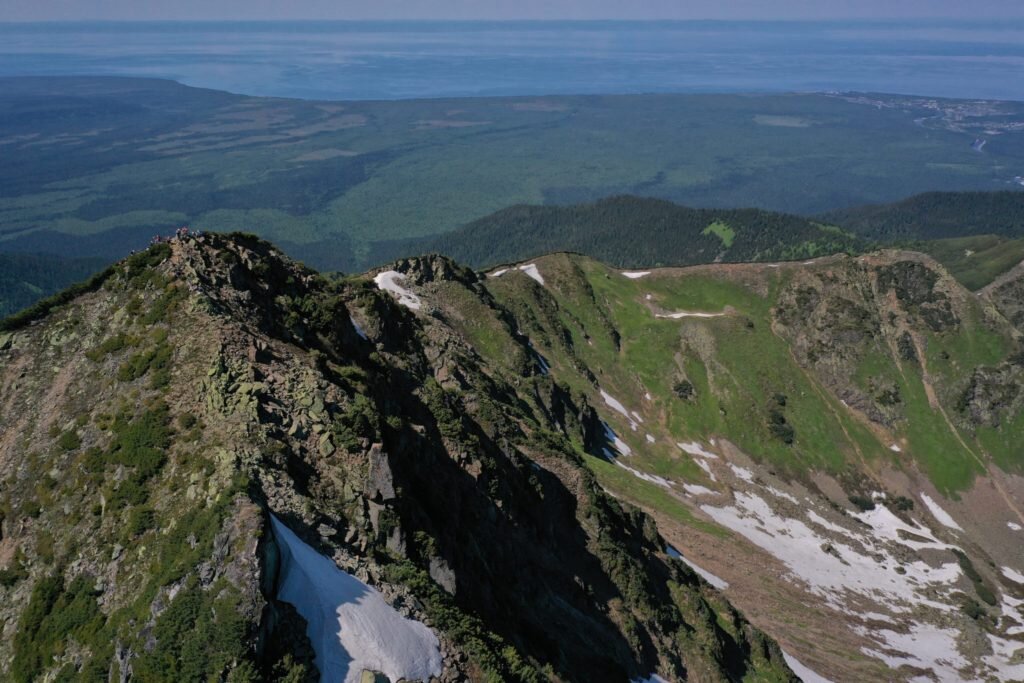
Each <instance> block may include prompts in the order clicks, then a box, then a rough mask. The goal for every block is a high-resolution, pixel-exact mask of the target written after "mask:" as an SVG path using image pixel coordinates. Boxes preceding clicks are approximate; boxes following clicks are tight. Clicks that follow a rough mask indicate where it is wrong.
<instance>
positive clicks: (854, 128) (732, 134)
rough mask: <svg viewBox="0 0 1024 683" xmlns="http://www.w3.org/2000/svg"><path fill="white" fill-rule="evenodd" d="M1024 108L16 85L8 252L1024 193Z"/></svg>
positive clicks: (7, 179) (30, 81) (1, 113)
mask: <svg viewBox="0 0 1024 683" xmlns="http://www.w3.org/2000/svg"><path fill="white" fill-rule="evenodd" d="M1021 120H1024V109H1022V105H1021V104H1019V103H1012V102H984V103H977V102H967V103H965V102H960V101H956V100H942V99H933V98H920V97H901V96H897V95H852V94H833V95H824V94H794V95H750V96H746V95H635V96H609V97H603V96H571V97H539V98H532V97H530V98H527V97H519V98H476V99H473V98H468V99H447V100H440V99H439V100H411V101H399V102H317V101H303V100H285V99H275V98H258V97H243V96H238V95H232V94H229V93H221V92H215V91H210V90H202V89H196V88H188V87H185V86H182V85H178V84H175V83H172V82H168V81H158V80H148V79H128V78H125V79H118V78H24V79H16V78H15V79H3V80H2V81H0V146H2V149H3V154H4V160H5V163H4V166H3V168H0V188H3V190H2V191H0V252H8V253H10V252H48V253H57V254H63V255H87V256H101V257H104V258H107V259H116V258H120V257H123V256H125V255H127V254H128V252H129V251H130V250H131V249H138V248H141V247H142V246H145V244H146V243H147V242H148V240H149V238H150V237H151V236H152V235H153V234H155V233H158V232H164V233H166V232H168V231H169V230H170V229H173V228H174V227H177V226H179V225H184V224H189V225H191V226H192V227H193V228H196V229H203V230H209V229H216V230H232V229H238V230H249V231H256V232H258V233H259V234H260V235H262V236H263V237H266V238H269V239H273V240H274V241H275V242H276V243H277V244H279V245H280V246H281V247H282V248H283V249H284V250H285V251H286V252H287V253H289V254H294V255H296V256H297V257H299V258H301V259H303V260H305V261H307V262H308V263H309V264H310V265H312V266H314V267H317V268H319V269H322V270H344V271H358V270H362V269H364V268H366V267H368V266H370V265H372V261H371V260H370V258H369V255H370V254H371V253H372V252H373V250H374V245H375V244H376V243H378V242H389V241H392V240H400V239H407V238H418V237H425V236H428V235H436V234H439V233H443V232H447V231H450V230H453V229H456V228H458V227H460V226H463V225H465V224H467V223H470V222H472V221H475V220H477V219H480V218H481V217H484V216H488V215H490V214H492V213H494V212H495V211H499V210H502V209H504V208H506V207H509V206H514V205H520V204H533V205H538V204H554V205H567V204H578V203H586V202H592V201H595V200H597V199H600V198H603V197H607V196H612V195H620V194H634V195H641V196H649V197H657V198H661V199H667V200H670V201H673V202H676V203H680V204H684V205H687V206H693V207H698V208H705V207H741V206H742V207H755V208H760V209H766V210H772V211H784V212H789V213H797V214H807V215H812V214H818V213H821V212H825V211H832V210H837V209H843V208H846V207H850V206H859V205H863V204H866V203H877V202H887V201H895V200H899V199H901V198H904V197H907V196H909V195H912V194H914V193H918V192H924V191H931V190H999V189H1006V188H1008V187H1011V186H1012V183H1013V182H1014V180H1013V179H1014V177H1015V176H1016V175H1019V174H1020V170H1019V168H1020V167H1021V162H1022V160H1024V137H1022V133H1021V132H1020V131H1019V130H1018V128H1017V126H1019V123H1020V121H1021ZM996 133H998V134H996ZM979 138H984V139H986V140H987V142H988V144H986V145H985V146H984V149H983V151H982V152H979V151H976V150H975V149H974V148H972V143H973V142H974V141H975V140H976V139H979ZM1015 169H1017V170H1015Z"/></svg>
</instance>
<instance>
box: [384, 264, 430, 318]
mask: <svg viewBox="0 0 1024 683" xmlns="http://www.w3.org/2000/svg"><path fill="white" fill-rule="evenodd" d="M404 280H405V276H404V275H402V274H401V273H399V272H398V271H397V270H385V271H384V272H383V273H377V276H376V277H375V278H373V281H374V282H376V283H377V287H378V288H380V289H383V290H384V291H386V292H390V293H391V294H392V295H394V296H395V297H396V298H397V299H398V303H400V304H401V305H403V306H405V307H406V308H411V309H412V310H414V311H418V310H420V308H421V307H422V304H421V303H420V298H419V297H418V296H416V295H415V294H413V293H412V292H410V291H409V290H408V289H406V288H405V287H403V286H402V285H400V284H398V283H399V282H400V281H404Z"/></svg>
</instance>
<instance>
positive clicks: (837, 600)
mask: <svg viewBox="0 0 1024 683" xmlns="http://www.w3.org/2000/svg"><path fill="white" fill-rule="evenodd" d="M734 498H735V504H734V505H731V506H726V507H716V506H713V505H706V504H705V505H701V506H700V508H701V510H703V511H704V512H705V513H707V514H708V515H710V516H711V518H712V519H714V520H715V521H716V522H717V523H719V524H721V525H723V526H725V527H727V528H729V529H732V530H733V531H735V532H737V533H739V534H740V535H742V536H744V537H745V538H747V540H749V541H750V542H751V543H753V544H754V545H756V546H758V547H760V548H762V549H763V550H766V551H767V552H768V553H770V554H771V555H773V556H774V557H776V558H777V559H779V560H780V561H782V562H783V563H784V564H785V565H786V566H787V567H788V568H789V570H790V572H792V574H793V575H794V576H796V577H797V578H798V579H800V580H802V581H803V582H804V583H806V584H807V586H808V588H809V590H810V591H811V592H812V593H815V594H817V595H820V596H821V597H823V598H824V599H825V600H826V601H827V602H828V603H829V604H830V605H832V606H833V607H835V608H837V609H840V610H845V609H847V608H848V605H849V594H850V593H859V594H862V595H864V596H866V597H868V598H871V599H872V600H875V601H878V602H880V603H883V604H886V605H888V606H889V608H890V609H892V610H893V611H907V610H909V609H910V608H912V607H916V606H921V605H928V606H931V607H934V608H936V609H939V610H943V611H949V610H951V609H954V608H953V607H951V605H950V604H948V603H945V602H938V601H936V600H932V599H929V598H928V595H927V594H928V593H929V592H931V589H934V588H936V587H938V586H946V587H948V588H949V589H950V590H952V589H953V588H954V587H953V586H952V584H953V583H954V582H955V581H956V580H957V579H958V578H959V577H960V575H961V570H960V566H959V564H958V563H956V562H952V563H947V564H943V565H941V566H939V567H932V566H930V565H929V564H928V563H926V562H924V561H922V560H916V561H912V562H901V561H900V560H899V559H898V557H899V555H900V553H896V554H894V553H893V552H892V551H891V550H890V548H888V547H886V545H885V544H884V543H883V541H884V540H885V539H884V535H885V534H883V538H876V534H877V532H876V533H858V532H856V531H854V530H852V529H848V530H846V533H845V534H844V535H843V538H842V539H839V538H832V537H829V536H824V535H822V534H819V533H818V532H816V531H814V530H813V529H811V528H810V527H809V526H807V524H805V523H804V522H803V521H801V520H798V519H789V518H787V517H783V516H781V515H779V514H778V513H776V512H775V510H773V509H772V507H771V506H770V505H769V504H768V503H767V502H766V501H765V500H764V499H763V498H761V497H760V496H757V495H755V494H752V493H744V492H736V493H735V494H734ZM889 514H890V515H891V513H889ZM883 530H884V531H885V532H886V533H892V534H895V532H894V531H893V530H892V528H891V524H890V526H889V527H883ZM907 545H909V544H907ZM876 554H877V555H878V556H880V558H881V561H880V562H879V561H876V560H875V558H874V555H876ZM897 567H899V568H901V570H902V572H903V573H899V572H898V571H896V569H897Z"/></svg>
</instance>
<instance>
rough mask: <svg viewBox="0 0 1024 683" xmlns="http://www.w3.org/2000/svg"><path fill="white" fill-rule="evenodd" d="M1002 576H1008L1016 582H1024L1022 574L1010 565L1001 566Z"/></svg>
mask: <svg viewBox="0 0 1024 683" xmlns="http://www.w3.org/2000/svg"><path fill="white" fill-rule="evenodd" d="M1002 570H1003V576H1005V577H1006V578H1008V579H1009V580H1010V581H1016V582H1017V583H1021V584H1024V574H1021V573H1020V572H1019V571H1017V570H1016V569H1013V568H1012V567H1003V568H1002Z"/></svg>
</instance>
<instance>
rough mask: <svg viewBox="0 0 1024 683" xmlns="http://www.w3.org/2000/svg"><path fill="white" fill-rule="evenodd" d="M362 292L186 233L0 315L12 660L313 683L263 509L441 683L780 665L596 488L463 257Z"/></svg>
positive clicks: (103, 676) (679, 675) (770, 672)
mask: <svg viewBox="0 0 1024 683" xmlns="http://www.w3.org/2000/svg"><path fill="white" fill-rule="evenodd" d="M377 282H378V283H391V284H390V285H388V286H390V287H391V290H392V291H391V292H390V293H388V292H386V291H382V289H381V288H380V287H378V286H377V284H375V283H374V282H373V281H371V280H370V279H369V278H351V279H343V280H334V281H332V280H328V279H325V278H323V277H321V276H319V275H316V274H315V273H313V272H310V271H308V270H306V269H304V268H302V267H301V266H299V265H297V264H295V263H293V262H290V261H288V260H287V259H285V258H284V257H282V256H281V255H280V253H279V252H277V251H276V250H274V249H273V247H271V246H270V245H268V244H266V243H264V242H261V241H258V240H256V239H254V238H249V237H245V236H231V237H220V236H215V235H205V236H201V237H183V238H178V239H175V240H172V241H171V242H170V243H164V244H159V245H156V246H154V247H151V248H150V249H149V250H148V251H146V252H144V253H142V254H139V255H136V256H134V257H132V258H130V259H128V260H127V261H125V262H123V263H121V264H119V265H118V266H116V267H115V268H114V269H112V270H111V271H110V272H109V273H107V274H106V275H105V276H104V278H102V279H101V280H98V281H96V282H95V283H93V286H92V287H90V288H89V291H85V292H83V293H82V294H80V295H79V296H78V297H77V298H75V299H73V300H71V301H70V302H67V303H64V304H62V305H58V306H54V307H53V308H51V309H50V310H42V309H41V310H40V312H39V313H40V315H39V317H38V318H37V319H34V320H27V319H25V320H22V321H21V325H20V326H19V327H17V328H16V329H11V330H9V331H7V332H4V333H2V334H0V505H2V508H0V510H2V512H0V514H2V521H0V531H2V537H0V620H2V623H3V632H4V638H3V639H2V642H0V671H2V672H3V676H4V677H7V678H10V679H12V680H26V681H27V680H36V679H40V678H47V679H49V680H72V679H74V680H108V677H110V678H112V679H113V680H122V681H127V680H176V681H177V680H199V679H208V680H231V681H248V680H278V679H285V680H293V681H301V680H315V679H316V678H317V677H318V665H323V664H324V657H325V655H324V653H325V652H326V650H325V647H326V646H324V645H323V642H322V639H321V638H320V636H322V635H323V633H322V631H323V629H318V628H317V627H316V623H315V620H313V619H312V617H310V614H311V613H310V612H309V606H308V605H304V604H295V603H296V601H295V600H292V601H291V602H289V601H288V600H287V599H284V598H283V596H282V595H281V594H280V593H279V591H280V590H281V589H282V586H284V585H285V584H286V578H285V577H284V576H283V573H286V572H289V571H293V568H292V565H289V564H288V562H289V561H291V560H288V558H289V557H291V558H294V553H295V552H296V551H294V548H293V549H292V550H290V551H286V549H285V548H284V546H283V545H282V538H280V535H281V533H282V532H281V531H280V530H279V532H278V533H276V534H275V533H274V531H273V528H272V525H271V521H270V520H271V516H270V515H271V514H273V515H275V516H276V517H277V518H278V519H279V520H280V523H281V524H283V525H284V527H286V528H287V529H288V530H290V532H293V533H294V534H295V535H296V538H297V539H299V541H300V542H301V543H303V544H305V545H304V546H303V547H305V546H308V547H309V548H311V549H312V550H314V551H315V552H317V553H319V554H320V555H322V556H325V557H328V558H330V559H331V560H332V561H333V563H334V565H336V566H337V567H338V568H340V569H341V570H343V572H344V573H345V574H346V575H347V576H348V577H350V578H352V579H354V580H356V582H357V583H358V585H359V586H361V587H360V588H357V589H355V590H356V591H357V593H358V592H365V593H366V595H374V596H379V598H380V600H381V602H380V605H383V607H380V608H379V610H378V612H375V614H385V613H387V615H390V612H389V610H391V611H394V612H395V613H397V614H395V615H394V616H385V617H381V618H382V619H385V618H386V619H392V618H396V619H404V620H405V621H406V622H409V623H418V624H420V625H424V626H425V627H426V628H427V629H429V632H430V633H432V634H433V635H434V637H436V643H437V653H438V655H437V657H438V659H437V661H438V662H440V668H439V670H438V669H437V668H436V667H434V666H433V665H430V666H428V668H427V669H426V670H428V671H430V672H431V673H432V674H435V675H436V677H437V678H438V679H440V680H443V681H457V680H526V681H532V680H546V679H550V680H577V681H584V680H587V681H596V680H607V681H625V680H630V679H637V678H646V677H648V676H650V675H652V673H657V674H660V675H661V676H663V677H665V678H666V679H669V680H682V679H684V678H686V679H693V680H707V681H717V680H740V679H751V680H792V674H791V673H790V672H789V669H788V667H787V666H786V665H785V664H784V663H783V661H782V657H781V653H780V651H779V649H778V647H777V646H776V645H775V643H774V642H773V641H771V640H770V639H768V638H767V637H765V636H764V635H763V634H762V633H761V632H760V631H758V630H757V629H755V628H754V627H752V626H751V625H750V624H748V623H747V622H746V621H745V620H744V618H743V617H742V616H741V615H739V614H738V613H737V612H736V611H735V610H734V609H733V608H732V607H731V606H730V604H729V603H728V602H727V601H726V600H725V598H723V597H722V595H721V594H720V593H719V592H718V591H716V590H714V589H712V588H711V587H710V586H709V585H708V584H707V583H705V582H704V581H702V580H701V579H699V578H698V577H697V575H696V574H695V573H694V572H693V571H692V570H691V569H690V568H689V567H687V566H686V565H685V564H683V563H681V562H679V561H677V560H676V559H673V558H671V557H669V556H668V555H667V554H666V549H667V548H666V543H665V541H664V540H663V539H662V537H661V536H660V535H659V533H658V529H657V528H656V527H655V525H654V523H653V521H652V520H651V519H650V518H649V517H647V516H646V515H644V514H643V513H641V512H639V511H638V510H637V509H636V508H634V507H632V506H630V505H624V504H621V503H620V502H618V501H617V500H616V499H615V498H613V497H612V496H610V495H609V494H608V493H606V492H605V491H604V490H602V487H601V485H599V483H598V481H597V480H596V479H595V476H594V474H593V473H592V471H591V470H590V469H589V468H588V467H586V466H585V463H584V458H585V457H588V456H585V455H584V453H586V452H594V451H595V449H597V448H599V447H600V444H602V443H603V442H604V438H605V437H604V429H603V427H602V425H601V423H600V421H599V419H598V417H597V413H596V412H595V409H594V408H593V407H592V405H591V402H590V399H589V398H588V394H587V392H585V391H581V390H579V388H574V387H572V386H571V385H570V384H566V383H560V382H559V381H558V380H557V379H556V377H554V376H553V375H551V374H547V373H546V370H545V368H544V365H543V363H541V362H538V359H537V356H536V349H534V348H532V347H531V343H530V341H529V340H528V339H527V338H526V337H525V336H523V335H522V334H521V333H520V332H519V331H518V329H517V325H518V321H517V320H516V318H515V317H514V315H513V314H512V313H511V312H510V310H509V309H508V308H507V307H505V306H504V305H499V304H498V303H497V301H496V299H495V297H494V296H493V295H492V294H491V293H490V292H489V291H488V290H487V288H486V287H485V285H484V282H483V280H482V279H481V278H480V277H479V276H477V275H476V274H474V273H472V272H470V271H467V270H465V269H462V268H461V267H459V266H457V265H455V264H453V263H451V262H449V261H446V260H442V259H436V258H434V259H431V258H427V259H417V260H410V261H406V262H402V263H400V264H397V265H396V266H395V270H394V271H390V272H386V273H384V274H383V277H381V276H380V275H379V276H378V278H377ZM382 286H383V285H382ZM406 288H408V292H409V293H410V294H411V295H412V298H406V299H402V298H401V296H399V300H404V301H405V302H406V303H407V304H408V303H418V304H420V305H419V307H418V308H417V307H416V306H412V307H410V306H402V305H399V304H398V303H396V297H395V296H394V294H396V293H398V294H399V295H400V294H401V291H404V290H405V289H406ZM414 290H415V291H420V292H425V291H428V290H429V291H436V292H443V294H444V295H443V296H442V297H440V300H438V301H434V300H433V299H429V300H428V298H427V297H426V296H425V295H424V300H423V301H420V300H419V298H418V295H416V294H415V291H414ZM43 308H44V309H45V307H43ZM483 325H487V326H491V325H494V326H496V327H495V329H500V330H501V331H502V334H501V335H500V336H494V335H492V334H491V332H492V331H493V330H491V329H490V327H488V328H487V329H485V328H484V327H483ZM499 344H500V345H499ZM499 351H500V353H499ZM327 573H328V574H329V573H330V572H327ZM331 580H334V579H331ZM338 580H339V581H340V580H342V579H338ZM287 581H294V576H292V577H291V578H290V579H287ZM353 585H355V584H353ZM332 590H333V587H332ZM332 595H335V596H337V593H334V594H332ZM325 599H326V598H325ZM339 599H341V598H339ZM363 602H364V601H360V600H354V603H358V604H363ZM339 604H343V603H339ZM374 604H377V603H374ZM327 607H329V608H331V609H330V610H328V612H327V614H328V617H327V620H326V621H327V623H328V627H330V626H331V623H333V622H332V621H331V620H332V619H334V618H335V616H332V615H334V614H335V613H334V611H332V610H333V609H334V607H335V606H333V605H331V604H328V605H327ZM304 610H305V614H304V613H303V612H304ZM343 611H344V610H342V609H341V608H340V607H339V610H338V611H337V615H342V612H343ZM321 616H323V615H322V614H321ZM338 618H348V617H338ZM352 618H355V619H357V620H358V614H357V615H356V616H355V617H352ZM342 623H343V624H344V623H353V622H342ZM396 623H397V622H396ZM311 627H312V628H311ZM410 628H413V629H414V631H415V632H416V633H420V631H418V630H416V629H417V628H419V627H410ZM342 632H343V634H342V635H343V637H344V634H345V632H346V631H345V629H344V627H343V628H342ZM351 642H352V641H349V645H348V647H350V648H352V647H357V646H356V645H352V644H351ZM416 642H428V643H429V638H426V639H425V640H423V639H421V640H419V641H416ZM386 649H387V648H386V647H385V650H386ZM428 649H429V648H428ZM356 654H361V655H367V656H366V657H363V658H362V659H361V658H360V657H359V656H355V655H356ZM371 654H372V653H371ZM376 654H378V655H380V656H381V657H383V659H381V660H379V661H384V660H387V661H389V662H392V663H393V661H392V659H388V657H392V655H394V656H396V657H397V656H398V655H396V654H395V653H392V652H383V651H382V652H378V653H376ZM350 655H352V656H353V660H354V662H356V663H359V662H369V663H367V664H365V667H362V665H360V666H361V667H362V668H366V669H367V670H371V671H372V670H374V669H377V670H383V669H384V668H386V667H385V665H384V664H381V665H380V666H375V665H373V662H375V661H378V660H374V659H373V658H372V657H369V655H368V654H367V652H361V653H350ZM427 659H428V660H429V659H430V658H429V657H428V658H427ZM399 660H401V657H398V659H397V660H394V661H399ZM403 661H404V660H403ZM400 663H401V662H400ZM428 664H429V662H428ZM341 666H342V668H343V669H344V670H346V674H345V675H346V677H348V676H355V677H357V679H358V676H359V675H360V674H362V668H360V670H359V671H355V670H354V668H352V667H348V668H352V670H351V671H349V670H347V669H346V666H347V665H345V664H344V663H342V665H341ZM395 666H398V665H395ZM335 670H336V671H337V670H338V669H335ZM391 670H392V671H394V670H398V671H401V670H402V669H401V668H399V669H391Z"/></svg>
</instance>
